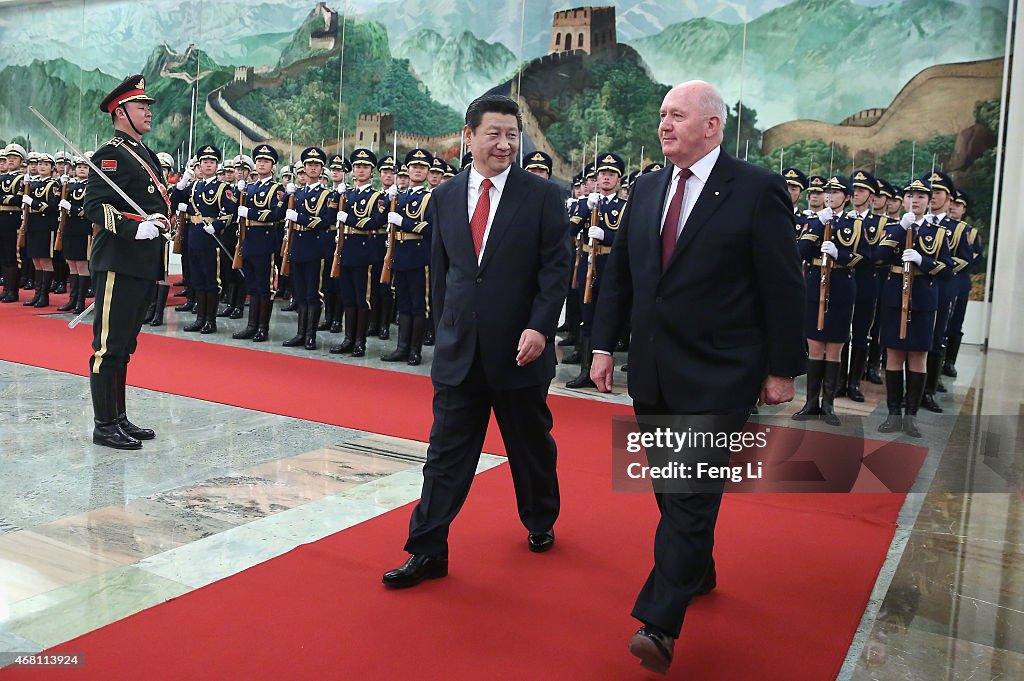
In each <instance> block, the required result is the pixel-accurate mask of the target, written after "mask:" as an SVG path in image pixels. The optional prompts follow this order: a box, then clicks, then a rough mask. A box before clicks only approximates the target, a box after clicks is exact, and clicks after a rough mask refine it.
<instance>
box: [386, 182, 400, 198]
mask: <svg viewBox="0 0 1024 681" xmlns="http://www.w3.org/2000/svg"><path fill="white" fill-rule="evenodd" d="M387 194H388V199H393V198H395V197H396V196H398V185H397V184H393V185H391V186H390V187H388V191H387Z"/></svg>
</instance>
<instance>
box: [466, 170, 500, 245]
mask: <svg viewBox="0 0 1024 681" xmlns="http://www.w3.org/2000/svg"><path fill="white" fill-rule="evenodd" d="M493 186H494V183H492V182H491V181H490V180H488V179H484V181H483V182H481V183H480V198H479V199H477V202H476V208H475V209H474V210H473V219H472V220H470V221H469V231H470V232H472V234H473V247H474V248H475V249H476V257H478V258H479V257H480V249H481V248H482V247H483V244H484V232H485V231H486V230H487V218H488V216H489V215H490V214H491V187H493Z"/></svg>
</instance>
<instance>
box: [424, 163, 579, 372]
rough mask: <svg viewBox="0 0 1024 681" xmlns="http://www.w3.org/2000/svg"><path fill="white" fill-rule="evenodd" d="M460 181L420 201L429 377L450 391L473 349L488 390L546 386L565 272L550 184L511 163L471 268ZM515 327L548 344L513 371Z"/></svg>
mask: <svg viewBox="0 0 1024 681" xmlns="http://www.w3.org/2000/svg"><path fill="white" fill-rule="evenodd" d="M469 175H470V173H468V172H465V173H459V174H458V175H456V176H455V177H454V178H452V179H451V180H449V181H448V182H445V183H444V184H443V185H441V186H440V187H438V188H437V189H435V190H434V192H433V194H432V196H431V200H430V203H429V205H428V211H429V213H430V223H431V224H432V225H434V233H433V246H432V248H433V250H432V253H431V260H430V282H431V300H432V304H433V317H434V320H435V321H434V326H435V345H434V359H433V363H432V366H431V378H432V379H433V380H434V382H436V383H441V384H444V385H459V384H460V383H461V382H462V381H463V380H464V379H465V377H466V374H467V373H468V372H469V369H470V366H471V365H472V363H473V358H474V355H475V353H477V352H479V353H480V360H481V363H482V366H483V369H484V373H485V375H486V377H487V381H488V384H489V385H490V386H491V387H492V388H495V389H503V390H507V389H512V388H521V387H526V386H531V385H538V384H542V383H547V382H549V381H550V380H551V379H552V378H553V377H554V375H555V348H554V344H553V343H552V342H551V341H553V340H554V334H555V328H556V327H557V325H558V317H559V314H560V313H561V311H562V303H563V302H564V300H565V291H566V287H567V286H568V282H569V270H570V268H571V258H572V249H571V247H570V244H569V240H568V239H566V231H567V225H568V222H567V220H566V216H565V205H564V203H563V201H562V198H561V195H560V193H559V191H558V187H557V186H556V185H555V184H554V183H553V182H549V181H548V180H544V179H542V178H539V177H537V176H535V175H532V174H530V173H527V172H526V171H524V170H522V169H521V168H519V167H518V166H513V167H512V168H511V170H510V171H509V175H508V180H507V181H506V183H505V188H504V191H503V192H502V194H501V198H500V200H499V203H498V208H497V212H496V213H495V215H494V221H493V222H492V224H491V231H490V233H489V235H488V237H487V243H486V245H485V247H484V257H483V260H482V261H481V262H480V264H479V265H478V264H477V258H476V253H475V250H474V248H473V237H472V235H471V234H470V229H469V214H468V208H467V205H468V191H469ZM525 329H534V330H536V331H539V332H540V333H541V334H543V335H544V336H545V338H547V339H548V343H547V345H546V347H545V348H544V352H543V353H542V354H541V356H540V357H538V358H537V359H536V360H534V361H533V362H531V363H530V364H527V365H526V366H522V367H520V366H518V365H516V354H517V352H518V350H517V347H518V344H519V338H520V336H521V335H522V333H523V331H524V330H525Z"/></svg>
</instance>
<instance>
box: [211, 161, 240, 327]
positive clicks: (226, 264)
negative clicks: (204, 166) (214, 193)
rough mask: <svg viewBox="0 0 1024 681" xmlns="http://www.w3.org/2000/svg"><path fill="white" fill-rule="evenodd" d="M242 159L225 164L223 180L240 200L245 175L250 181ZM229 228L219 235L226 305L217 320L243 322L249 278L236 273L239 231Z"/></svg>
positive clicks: (221, 276) (222, 291)
mask: <svg viewBox="0 0 1024 681" xmlns="http://www.w3.org/2000/svg"><path fill="white" fill-rule="evenodd" d="M242 158H243V157H242V155H241V154H239V155H238V156H236V157H234V158H232V159H229V160H227V161H225V162H224V177H223V180H224V182H226V183H227V185H228V186H229V187H231V188H232V190H233V194H234V196H235V198H236V199H237V198H238V196H240V195H241V193H242V192H243V191H245V189H244V188H245V182H246V181H245V180H244V179H243V175H244V176H245V177H248V171H247V170H246V168H245V162H244V161H243V160H242ZM218 177H219V176H218ZM236 210H237V204H236ZM231 217H232V223H234V217H235V216H234V215H232V216H231ZM229 227H230V228H229V229H225V230H224V231H223V232H222V233H220V234H218V237H219V238H220V240H221V242H222V243H223V246H224V247H223V248H221V249H219V250H218V254H219V257H220V278H221V298H220V299H221V301H223V303H224V308H223V309H221V310H220V311H219V312H217V316H218V317H228V318H229V319H241V318H242V316H243V314H244V313H245V312H244V311H245V277H244V275H243V274H242V272H241V270H236V269H234V267H233V263H234V259H235V250H236V249H237V248H238V230H237V228H236V227H235V225H234V224H232V225H230V226H229Z"/></svg>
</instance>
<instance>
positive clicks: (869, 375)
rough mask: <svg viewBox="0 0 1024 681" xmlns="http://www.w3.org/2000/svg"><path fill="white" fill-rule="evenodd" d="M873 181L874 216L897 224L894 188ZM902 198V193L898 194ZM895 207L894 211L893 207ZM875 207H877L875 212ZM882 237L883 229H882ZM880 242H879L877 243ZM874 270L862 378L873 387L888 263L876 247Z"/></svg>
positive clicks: (877, 368) (878, 365) (879, 382)
mask: <svg viewBox="0 0 1024 681" xmlns="http://www.w3.org/2000/svg"><path fill="white" fill-rule="evenodd" d="M875 181H876V182H877V183H878V194H877V195H876V196H875V198H874V199H872V211H873V212H874V214H875V215H878V216H880V217H879V219H880V220H881V218H885V223H886V224H888V223H890V222H892V221H893V220H895V221H896V222H899V219H900V213H899V208H900V202H901V199H897V198H896V197H897V194H896V188H895V187H893V186H892V183H890V182H889V181H888V180H885V179H882V178H880V177H876V178H875ZM900 196H901V197H902V193H901V194H900ZM894 205H895V209H894V208H893V206H894ZM875 206H879V208H878V209H877V210H875ZM882 233H883V235H884V233H885V229H884V228H883V229H882ZM880 242H881V240H879V243H880ZM875 250H876V253H875V268H876V270H877V273H876V276H877V278H878V297H877V298H876V299H875V318H874V321H872V323H871V340H870V343H869V346H868V363H867V369H866V370H865V372H864V378H866V379H867V380H869V381H870V382H872V383H874V384H875V385H882V383H883V381H882V374H881V362H882V344H881V342H879V327H880V326H881V320H882V285H883V284H884V283H885V280H886V279H888V278H889V263H888V262H887V261H886V260H884V259H883V258H882V257H881V256H880V255H879V252H878V247H877V245H876V247H875Z"/></svg>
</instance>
